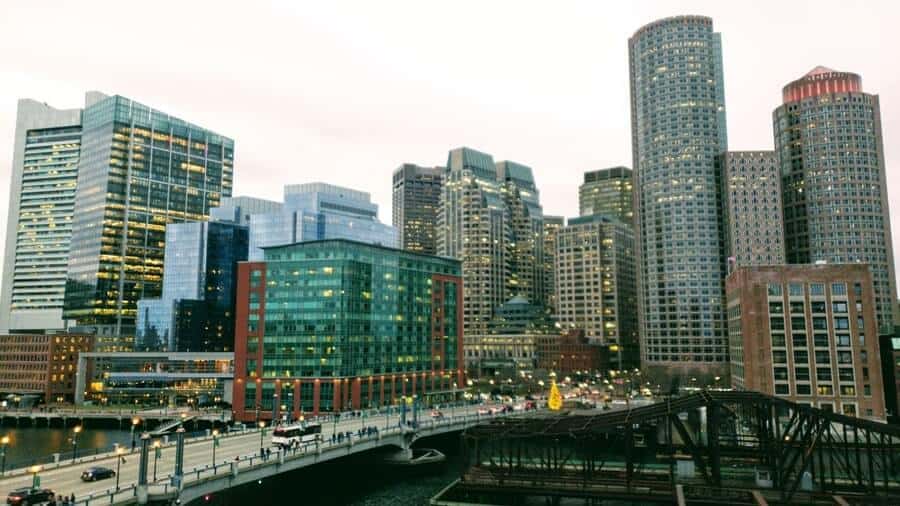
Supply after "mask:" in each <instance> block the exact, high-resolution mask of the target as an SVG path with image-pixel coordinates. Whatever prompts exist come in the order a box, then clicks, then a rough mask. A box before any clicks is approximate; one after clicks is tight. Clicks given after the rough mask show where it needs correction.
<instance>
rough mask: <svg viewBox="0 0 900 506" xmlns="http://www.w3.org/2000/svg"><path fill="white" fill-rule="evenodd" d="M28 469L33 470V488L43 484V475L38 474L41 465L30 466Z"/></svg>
mask: <svg viewBox="0 0 900 506" xmlns="http://www.w3.org/2000/svg"><path fill="white" fill-rule="evenodd" d="M28 471H30V472H31V488H38V487H40V486H41V477H40V476H38V473H39V472H41V466H38V465H34V466H31V467H29V468H28Z"/></svg>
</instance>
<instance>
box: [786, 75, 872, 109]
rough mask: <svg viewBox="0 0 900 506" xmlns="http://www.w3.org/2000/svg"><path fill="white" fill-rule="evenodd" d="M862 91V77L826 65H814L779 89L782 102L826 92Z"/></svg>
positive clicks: (794, 100)
mask: <svg viewBox="0 0 900 506" xmlns="http://www.w3.org/2000/svg"><path fill="white" fill-rule="evenodd" d="M861 91H862V78H861V77H860V76H859V74H854V73H852V72H838V71H836V70H832V69H830V68H827V67H821V66H819V67H816V68H814V69H812V70H811V71H809V72H808V73H807V74H806V75H804V76H803V77H801V78H800V79H797V80H796V81H793V82H791V83H789V84H788V85H787V86H785V87H784V88H783V89H782V91H781V96H782V100H783V101H784V103H788V102H797V101H799V100H803V99H804V98H810V97H817V96H819V95H825V94H828V93H851V92H861Z"/></svg>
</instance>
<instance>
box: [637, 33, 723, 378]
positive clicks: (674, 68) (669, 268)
mask: <svg viewBox="0 0 900 506" xmlns="http://www.w3.org/2000/svg"><path fill="white" fill-rule="evenodd" d="M721 46H722V44H721V38H720V35H719V34H718V33H715V32H713V23H712V19H710V18H707V17H701V16H678V17H672V18H666V19H661V20H658V21H654V22H653V23H650V24H648V25H646V26H644V27H642V28H640V29H639V30H638V31H637V32H635V34H634V35H633V36H632V37H631V39H629V41H628V50H629V51H628V52H629V60H630V74H631V129H632V138H631V140H632V155H633V157H634V162H633V164H634V176H635V181H634V185H635V186H634V188H635V191H636V192H637V194H638V196H637V198H636V199H635V214H636V216H635V218H636V221H637V227H638V228H637V234H638V238H639V241H638V260H639V262H640V263H639V282H640V293H639V299H640V315H641V332H640V334H641V343H642V344H641V347H642V349H641V351H642V358H643V362H644V364H645V365H647V366H650V367H651V368H653V369H655V370H659V371H661V372H666V373H670V374H672V375H679V374H683V373H686V372H689V371H690V370H692V369H705V370H710V368H715V369H718V370H723V372H724V369H725V368H726V367H727V358H728V347H727V344H726V342H725V310H724V304H723V297H724V283H723V279H724V274H725V256H724V244H723V242H724V234H723V228H722V220H721V206H720V204H719V201H720V195H719V194H720V191H721V190H720V188H721V182H720V177H719V171H718V170H717V162H716V157H717V155H718V154H719V153H722V152H723V151H726V149H727V141H726V136H725V100H724V85H723V79H722V48H721Z"/></svg>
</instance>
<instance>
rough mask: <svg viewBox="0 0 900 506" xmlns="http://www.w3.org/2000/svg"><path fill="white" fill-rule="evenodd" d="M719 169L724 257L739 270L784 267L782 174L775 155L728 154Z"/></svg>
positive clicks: (764, 153)
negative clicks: (751, 267) (723, 229)
mask: <svg viewBox="0 0 900 506" xmlns="http://www.w3.org/2000/svg"><path fill="white" fill-rule="evenodd" d="M719 163H720V166H721V167H722V184H724V185H725V186H724V188H722V210H723V216H724V222H725V232H726V241H725V254H726V255H728V258H729V261H730V262H733V263H734V264H735V265H736V266H738V267H747V266H751V265H780V264H783V263H784V221H783V220H782V208H781V171H780V170H779V167H778V161H777V159H776V157H775V152H774V151H728V152H726V153H723V154H722V156H721V159H720V162H719Z"/></svg>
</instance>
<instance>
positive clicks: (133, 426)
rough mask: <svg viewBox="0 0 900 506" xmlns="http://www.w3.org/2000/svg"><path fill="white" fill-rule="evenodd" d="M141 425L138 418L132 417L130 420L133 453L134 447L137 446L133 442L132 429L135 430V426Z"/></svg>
mask: <svg viewBox="0 0 900 506" xmlns="http://www.w3.org/2000/svg"><path fill="white" fill-rule="evenodd" d="M139 423H141V419H140V418H138V417H134V418H132V419H131V451H134V447H135V445H136V444H137V443H136V442H135V440H134V429H136V428H137V425H138V424H139Z"/></svg>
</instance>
